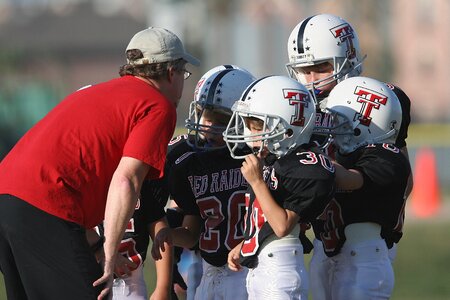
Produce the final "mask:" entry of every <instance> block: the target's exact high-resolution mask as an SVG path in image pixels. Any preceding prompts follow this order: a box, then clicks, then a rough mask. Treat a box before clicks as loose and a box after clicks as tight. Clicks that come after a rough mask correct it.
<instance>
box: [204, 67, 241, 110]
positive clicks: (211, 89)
mask: <svg viewBox="0 0 450 300" xmlns="http://www.w3.org/2000/svg"><path fill="white" fill-rule="evenodd" d="M224 67H226V65H224ZM233 70H235V69H234V68H233V67H231V69H229V68H227V69H225V70H221V71H220V73H219V74H217V76H216V78H214V80H213V82H212V83H211V86H210V87H209V91H208V96H207V97H206V103H205V104H209V105H212V104H213V103H214V101H213V100H214V94H215V93H216V88H217V85H218V84H219V82H220V80H222V78H223V77H224V76H225V75H226V74H227V73H229V72H231V71H233Z"/></svg>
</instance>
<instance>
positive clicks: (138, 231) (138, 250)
mask: <svg viewBox="0 0 450 300" xmlns="http://www.w3.org/2000/svg"><path fill="white" fill-rule="evenodd" d="M157 205H158V203H156V202H155V201H142V200H141V198H139V199H138V201H137V203H136V207H135V210H134V213H133V217H132V218H131V219H130V221H128V224H127V227H126V229H125V233H124V236H123V238H122V240H121V242H120V246H119V251H118V252H119V253H120V254H122V255H123V256H125V257H128V258H129V259H130V260H131V261H133V262H134V263H135V264H136V265H137V266H136V268H134V269H131V271H133V270H135V269H137V268H138V267H139V266H140V265H141V264H142V263H143V262H144V261H145V258H146V256H147V248H148V244H149V239H150V236H149V226H150V224H151V223H152V222H153V221H156V220H158V219H159V218H155V216H154V215H153V212H154V209H155V207H156V206H157ZM98 230H99V233H100V235H102V236H103V235H104V228H103V224H101V225H99V226H98Z"/></svg>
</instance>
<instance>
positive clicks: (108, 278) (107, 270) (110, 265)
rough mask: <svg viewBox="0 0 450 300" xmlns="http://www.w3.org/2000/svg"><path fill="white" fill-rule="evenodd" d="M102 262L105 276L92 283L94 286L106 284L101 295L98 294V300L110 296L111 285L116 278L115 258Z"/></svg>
mask: <svg viewBox="0 0 450 300" xmlns="http://www.w3.org/2000/svg"><path fill="white" fill-rule="evenodd" d="M101 264H102V265H103V276H102V277H100V278H99V279H97V280H96V281H94V283H93V284H92V285H93V286H100V285H103V284H104V287H103V290H102V291H101V293H100V295H98V297H97V300H101V299H105V298H106V297H107V296H108V294H109V293H110V292H111V287H112V284H113V280H114V277H113V269H114V260H103V261H102V262H101Z"/></svg>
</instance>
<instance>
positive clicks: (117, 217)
mask: <svg viewBox="0 0 450 300" xmlns="http://www.w3.org/2000/svg"><path fill="white" fill-rule="evenodd" d="M149 169H150V166H149V165H147V164H145V163H143V162H141V161H139V160H137V159H134V158H131V157H122V159H121V160H120V162H119V165H118V167H117V169H116V171H115V172H114V174H113V177H112V179H111V184H110V186H109V191H108V198H107V201H106V210H105V221H104V226H105V243H104V252H105V260H104V267H103V269H104V270H103V276H102V277H101V278H99V279H98V280H96V281H95V282H94V286H98V285H101V284H103V283H106V286H105V288H104V289H103V290H102V292H101V294H100V295H99V297H98V298H99V299H102V298H103V297H104V296H106V295H107V294H108V292H109V290H110V288H111V285H112V280H113V271H114V264H115V260H116V256H117V251H118V249H119V244H120V241H121V239H122V237H123V234H124V232H125V228H126V226H127V224H128V221H129V220H130V218H131V216H132V215H133V212H134V209H135V206H136V202H137V199H138V197H139V191H140V189H141V186H142V182H143V181H144V178H145V177H146V176H147V173H148V171H149Z"/></svg>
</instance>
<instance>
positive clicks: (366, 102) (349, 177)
mask: <svg viewBox="0 0 450 300" xmlns="http://www.w3.org/2000/svg"><path fill="white" fill-rule="evenodd" d="M325 111H326V112H327V113H328V114H330V116H331V119H332V127H330V128H329V129H330V134H331V135H332V136H333V138H334V143H335V145H336V147H337V152H336V162H337V164H336V167H337V169H336V185H337V190H336V195H335V200H333V201H331V202H330V203H329V205H328V206H327V208H326V209H325V210H324V212H323V214H322V215H321V216H320V217H319V219H321V220H323V221H324V226H323V231H322V232H321V233H320V237H321V240H322V244H323V248H324V251H325V253H326V254H327V256H329V257H332V261H333V267H332V268H331V269H330V270H328V271H329V273H330V274H331V276H330V281H329V284H328V288H329V291H328V292H329V295H331V299H333V300H334V299H337V300H341V299H342V300H343V299H350V300H353V299H354V300H356V299H358V300H359V299H389V298H390V296H391V293H392V290H393V286H394V273H393V269H392V264H391V261H390V258H389V253H388V245H389V244H390V243H392V241H394V240H395V239H396V236H394V233H395V232H396V229H397V228H400V227H402V225H403V215H404V208H405V200H406V196H407V186H408V178H409V177H410V174H411V169H410V165H409V161H408V159H407V158H406V156H405V155H403V154H402V152H401V150H400V149H399V148H397V147H396V146H395V145H394V144H395V142H396V139H397V135H398V132H399V131H400V124H401V122H402V108H401V105H400V102H399V100H398V98H397V96H396V95H395V93H394V92H393V91H392V90H391V89H390V87H389V86H388V85H386V84H385V83H383V82H379V81H377V80H375V79H371V78H367V77H353V78H349V79H346V80H344V81H342V82H340V83H338V84H337V85H336V87H334V88H333V90H332V91H331V93H330V95H329V97H328V100H327V104H326V106H325Z"/></svg>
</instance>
